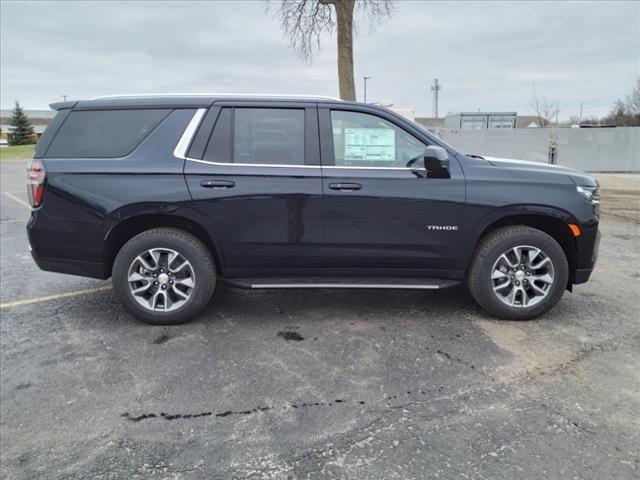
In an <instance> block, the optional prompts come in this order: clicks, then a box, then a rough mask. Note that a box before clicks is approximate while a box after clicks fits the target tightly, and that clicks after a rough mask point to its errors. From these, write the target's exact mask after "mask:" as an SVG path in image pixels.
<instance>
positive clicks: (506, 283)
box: [493, 282, 513, 292]
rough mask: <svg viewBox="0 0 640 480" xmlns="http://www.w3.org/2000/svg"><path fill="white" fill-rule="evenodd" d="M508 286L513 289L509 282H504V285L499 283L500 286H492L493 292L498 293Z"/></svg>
mask: <svg viewBox="0 0 640 480" xmlns="http://www.w3.org/2000/svg"><path fill="white" fill-rule="evenodd" d="M509 286H511V287H513V285H512V283H511V282H504V283H501V284H500V285H496V286H494V287H493V291H494V292H499V291H500V290H504V289H505V288H506V287H509Z"/></svg>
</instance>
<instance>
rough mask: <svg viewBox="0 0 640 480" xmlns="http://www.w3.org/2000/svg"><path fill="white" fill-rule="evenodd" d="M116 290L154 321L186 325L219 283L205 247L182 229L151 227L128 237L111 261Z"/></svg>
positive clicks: (135, 310)
mask: <svg viewBox="0 0 640 480" xmlns="http://www.w3.org/2000/svg"><path fill="white" fill-rule="evenodd" d="M112 282H113V288H114V290H115V292H116V294H117V295H118V297H119V298H120V301H121V302H122V304H123V305H124V307H125V308H126V309H127V310H128V311H129V312H130V313H131V314H133V315H134V316H135V317H137V318H139V319H140V320H142V321H144V322H147V323H151V324H154V325H171V324H178V323H183V322H186V321H188V320H190V319H191V318H193V317H194V316H195V315H197V314H198V313H199V312H200V311H201V310H202V309H203V308H204V307H205V306H206V304H207V303H208V302H209V300H210V298H211V295H212V294H213V290H214V287H215V282H216V269H215V265H214V262H213V258H212V257H211V254H210V253H209V250H208V249H207V247H206V246H205V245H203V244H202V242H200V240H198V239H197V238H195V237H194V236H193V235H191V234H189V233H187V232H184V231H182V230H177V229H171V228H158V229H153V230H147V231H146V232H142V233H141V234H139V235H136V236H135V237H133V238H132V239H131V240H129V241H128V242H127V243H126V244H125V245H124V246H123V247H122V248H121V249H120V252H118V255H117V256H116V260H115V262H114V264H113V272H112Z"/></svg>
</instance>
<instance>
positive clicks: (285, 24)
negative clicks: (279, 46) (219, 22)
mask: <svg viewBox="0 0 640 480" xmlns="http://www.w3.org/2000/svg"><path fill="white" fill-rule="evenodd" d="M268 1H269V0H267V2H268ZM392 3H393V0H282V2H281V3H280V4H279V7H278V9H277V12H276V16H277V17H279V19H280V26H281V28H282V31H283V32H284V33H285V35H286V36H288V37H289V40H290V41H291V45H292V46H293V48H294V49H295V51H296V52H297V53H298V54H299V55H300V56H301V57H302V58H303V59H304V60H306V61H307V62H309V63H310V62H311V61H312V60H313V55H314V54H315V52H317V51H318V50H319V49H320V40H321V38H322V35H323V34H325V33H329V34H331V33H333V31H334V29H336V27H337V31H338V81H339V84H340V98H342V99H343V100H351V101H355V99H356V87H355V81H354V78H353V33H354V14H355V13H361V14H362V15H363V16H366V17H368V18H369V19H370V20H371V21H372V22H374V21H375V22H380V21H381V20H382V19H383V18H385V17H388V16H390V15H391V11H392Z"/></svg>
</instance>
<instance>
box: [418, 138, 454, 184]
mask: <svg viewBox="0 0 640 480" xmlns="http://www.w3.org/2000/svg"><path fill="white" fill-rule="evenodd" d="M424 167H425V168H426V170H427V177H428V178H450V177H451V176H450V175H449V154H448V153H447V151H446V150H445V149H444V148H442V147H439V146H437V145H429V146H428V147H427V148H426V149H425V151H424Z"/></svg>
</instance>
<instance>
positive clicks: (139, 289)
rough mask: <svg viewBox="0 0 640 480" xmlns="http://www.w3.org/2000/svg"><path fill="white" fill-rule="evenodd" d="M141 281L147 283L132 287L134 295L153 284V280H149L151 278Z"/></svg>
mask: <svg viewBox="0 0 640 480" xmlns="http://www.w3.org/2000/svg"><path fill="white" fill-rule="evenodd" d="M143 281H144V282H147V283H145V284H144V285H142V286H141V287H138V288H134V289H133V290H131V293H133V294H134V295H139V294H140V293H142V292H146V291H147V290H149V288H151V285H153V282H151V280H143Z"/></svg>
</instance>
